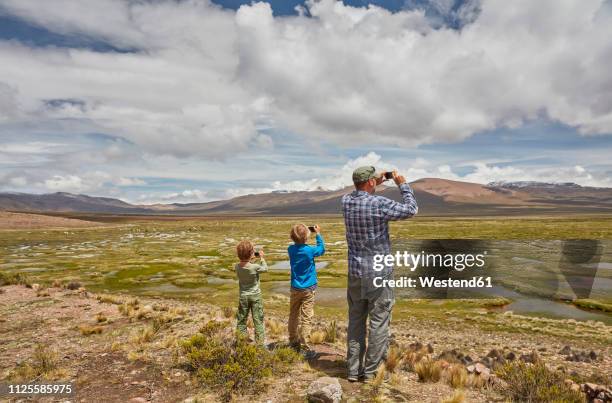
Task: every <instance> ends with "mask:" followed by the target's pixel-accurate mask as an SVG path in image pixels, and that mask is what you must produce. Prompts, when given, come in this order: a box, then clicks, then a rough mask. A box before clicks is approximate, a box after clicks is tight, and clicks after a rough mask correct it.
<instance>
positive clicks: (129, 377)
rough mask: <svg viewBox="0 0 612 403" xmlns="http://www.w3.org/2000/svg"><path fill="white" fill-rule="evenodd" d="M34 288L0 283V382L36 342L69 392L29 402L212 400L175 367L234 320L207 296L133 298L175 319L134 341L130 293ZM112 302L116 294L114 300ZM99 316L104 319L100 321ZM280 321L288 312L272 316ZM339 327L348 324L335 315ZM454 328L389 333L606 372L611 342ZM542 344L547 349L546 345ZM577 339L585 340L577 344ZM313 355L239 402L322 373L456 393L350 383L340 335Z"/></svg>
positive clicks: (438, 347)
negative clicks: (571, 347) (208, 330)
mask: <svg viewBox="0 0 612 403" xmlns="http://www.w3.org/2000/svg"><path fill="white" fill-rule="evenodd" d="M36 288H37V287H36V286H34V287H33V288H27V287H25V286H20V285H12V286H5V287H0V381H2V380H6V379H7V378H8V377H9V376H10V375H11V374H12V373H14V370H15V368H16V367H18V366H19V364H20V363H21V362H27V361H28V360H30V359H31V357H32V354H33V352H34V349H35V348H36V346H37V345H39V344H42V345H45V346H47V347H48V348H49V349H51V350H52V351H54V352H55V353H56V354H57V359H58V370H57V371H56V377H57V378H58V379H63V380H66V381H71V382H74V383H75V385H76V394H75V395H74V396H70V397H67V398H62V399H52V398H41V399H37V400H36V399H34V400H27V401H66V400H69V401H77V402H90V401H104V402H146V401H152V402H181V401H187V402H193V401H196V400H197V401H216V400H218V398H217V396H216V395H215V394H214V393H212V392H211V391H207V390H206V389H204V388H202V387H201V386H199V385H198V384H197V382H196V380H195V379H194V378H193V377H192V376H191V374H189V373H188V372H185V371H184V370H183V369H181V366H180V365H177V357H176V356H175V351H176V349H175V348H173V346H175V345H176V342H177V340H181V339H184V338H187V337H189V336H190V335H193V334H194V333H195V332H196V331H197V329H198V328H199V327H200V326H201V325H202V324H203V323H205V322H206V321H208V320H211V319H217V320H228V319H227V318H228V317H229V318H230V320H231V315H228V314H227V313H224V312H223V310H222V309H221V308H219V307H216V306H214V305H211V304H205V303H197V304H196V303H194V304H192V303H188V302H185V301H179V300H172V299H165V298H164V299H161V298H149V299H147V298H140V299H139V301H138V303H139V304H140V306H141V311H142V312H155V311H156V310H157V309H161V310H163V311H164V312H167V313H168V314H171V315H174V317H173V321H172V325H171V326H169V327H168V328H165V329H163V330H162V331H160V332H159V333H158V334H156V335H155V336H154V337H153V338H152V339H151V340H148V341H147V342H145V343H142V342H138V341H135V335H137V334H138V332H139V331H141V330H142V329H144V328H145V327H146V326H147V325H148V324H149V323H150V318H149V317H147V315H143V317H142V318H139V317H136V316H132V317H128V316H126V315H124V314H122V313H121V312H120V310H119V307H120V306H121V305H119V303H121V302H126V301H130V300H131V297H129V296H112V297H109V299H107V300H105V299H103V300H101V301H100V300H98V298H97V296H96V295H94V294H92V293H90V292H88V291H85V290H84V289H81V290H67V289H64V288H48V289H46V291H47V292H48V295H46V293H42V294H41V293H40V292H38V294H39V295H40V296H37V290H36ZM118 300H119V301H118ZM98 317H104V318H105V319H106V320H105V321H103V323H98V319H97V318H98ZM273 319H274V320H276V321H279V322H280V323H282V324H284V323H285V318H273ZM339 325H340V328H344V326H345V324H344V323H340V324H339ZM82 326H89V327H95V326H100V328H101V333H100V334H92V335H89V336H86V335H83V334H82V331H81V327H82ZM457 328H458V329H459V330H458V331H457V332H455V333H453V332H450V331H449V330H448V329H443V328H441V327H440V325H439V324H435V323H431V324H429V325H427V324H424V323H422V322H418V323H417V322H416V321H411V320H402V321H398V322H397V323H394V325H393V337H394V339H395V340H396V341H398V342H400V343H403V344H406V343H412V342H416V341H419V342H421V343H423V344H428V343H431V345H432V347H433V349H435V353H436V354H437V353H439V352H442V351H444V350H446V349H449V348H459V349H462V350H463V351H465V352H466V353H469V354H471V355H472V356H474V357H478V356H479V355H484V354H486V352H487V351H489V350H490V349H491V348H504V347H506V348H511V349H513V350H515V351H516V352H517V353H523V352H529V351H533V350H536V349H539V350H540V354H541V355H542V357H543V359H545V360H546V362H547V364H549V363H550V365H551V366H557V365H568V366H569V367H570V368H573V369H577V370H580V371H581V372H585V373H588V372H590V371H597V370H603V369H605V368H606V367H607V368H608V369H607V370H608V371H609V370H610V368H611V367H612V366H611V365H610V361H609V359H608V358H607V356H609V353H610V351H609V347H608V348H607V349H606V348H605V347H603V348H602V346H597V347H598V349H597V351H598V353H599V354H600V355H603V356H605V357H606V358H603V359H600V360H599V361H598V362H596V363H567V362H565V361H563V357H562V356H560V355H559V354H557V351H558V349H559V348H561V347H562V346H563V345H564V344H565V343H564V341H563V340H559V339H558V338H552V337H550V336H546V335H534V336H533V337H529V338H525V337H524V336H521V335H520V334H512V333H504V334H503V335H495V336H492V335H490V334H488V333H486V332H483V331H478V330H474V329H470V328H469V327H465V326H457ZM284 339H285V335H284V327H283V328H282V329H281V331H280V332H277V333H276V334H273V333H272V332H268V341H283V340H284ZM544 346H546V347H544ZM578 347H581V348H582V347H585V346H584V345H579V346H578ZM315 350H316V351H317V353H318V356H317V357H316V358H315V359H313V360H311V361H310V362H305V363H301V364H297V365H295V366H294V367H293V368H292V369H291V370H289V371H288V372H287V373H286V374H283V376H280V377H276V378H273V379H269V380H268V381H267V382H268V383H269V386H268V388H267V390H266V391H265V392H264V393H263V394H261V395H258V396H241V397H237V398H236V400H237V401H244V402H247V401H248V402H250V401H261V402H303V401H304V399H305V396H306V390H307V388H308V386H309V385H310V383H311V382H312V381H313V380H315V379H316V378H318V377H320V376H332V377H338V378H339V381H340V383H341V385H342V387H343V391H344V395H343V400H344V401H353V402H361V401H372V400H374V399H378V400H379V401H402V402H440V401H441V399H443V398H446V397H448V396H450V395H452V394H453V389H452V388H451V387H450V386H448V385H446V384H444V383H442V382H438V383H422V382H418V379H417V375H416V374H415V373H414V372H408V371H403V370H400V371H397V372H396V374H394V376H393V378H392V381H391V382H389V383H385V384H383V386H382V387H381V388H379V389H378V390H376V391H375V392H374V391H373V390H372V388H371V386H370V385H367V384H363V383H354V384H353V383H349V382H347V381H346V380H345V360H344V358H345V357H344V354H345V352H344V347H343V341H339V342H337V343H334V344H329V343H327V344H325V343H324V344H318V345H316V346H315ZM465 397H466V401H469V402H487V401H503V399H501V397H500V396H499V395H498V394H496V392H495V391H494V390H492V389H487V388H485V389H467V390H466V396H465Z"/></svg>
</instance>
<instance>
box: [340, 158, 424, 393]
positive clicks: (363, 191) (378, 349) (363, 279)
mask: <svg viewBox="0 0 612 403" xmlns="http://www.w3.org/2000/svg"><path fill="white" fill-rule="evenodd" d="M392 178H393V181H394V182H395V183H396V185H397V186H398V187H399V190H400V192H401V193H402V199H403V202H402V203H398V202H396V201H393V200H391V199H388V198H386V197H383V196H375V195H374V192H375V190H376V186H377V185H380V184H382V183H383V182H384V181H385V175H384V174H381V173H377V172H376V169H375V168H374V167H373V166H364V167H359V168H357V169H356V170H355V171H354V172H353V182H354V184H355V189H356V190H355V191H353V192H352V193H350V194H347V195H344V197H343V198H342V213H343V215H344V224H345V226H346V241H347V244H348V270H349V277H348V287H347V299H348V306H349V325H348V335H347V339H348V341H347V344H348V346H347V367H348V380H349V381H351V382H355V381H357V380H360V379H366V380H367V379H371V378H373V377H374V376H375V375H376V371H377V369H378V366H379V365H380V363H381V362H382V361H383V360H384V359H385V357H386V354H387V348H388V345H389V321H390V316H391V309H392V308H393V304H394V301H395V300H394V297H393V289H392V288H390V287H388V286H384V287H375V286H374V285H373V280H374V278H375V277H382V278H383V279H385V278H390V277H391V276H392V275H393V266H392V265H386V266H383V268H382V269H381V270H374V268H373V259H374V256H375V255H388V254H390V253H391V242H390V240H389V224H388V223H389V221H393V220H403V219H406V218H410V217H412V216H414V215H415V214H416V213H417V211H418V207H417V203H416V200H415V198H414V194H413V193H412V189H411V188H410V185H408V183H406V179H405V178H404V177H403V176H401V175H398V173H397V172H396V171H393V173H392ZM378 284H381V282H379V283H378ZM368 316H369V318H370V323H369V336H368V347H367V350H366V340H365V339H366V324H367V320H368Z"/></svg>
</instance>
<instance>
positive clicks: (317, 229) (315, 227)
mask: <svg viewBox="0 0 612 403" xmlns="http://www.w3.org/2000/svg"><path fill="white" fill-rule="evenodd" d="M314 229H315V232H316V233H317V234H320V233H321V227H319V224H315V225H314Z"/></svg>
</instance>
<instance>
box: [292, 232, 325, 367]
mask: <svg viewBox="0 0 612 403" xmlns="http://www.w3.org/2000/svg"><path fill="white" fill-rule="evenodd" d="M314 230H315V233H316V234H317V235H316V239H317V246H310V245H307V244H306V242H307V241H308V237H309V236H310V230H309V229H308V227H307V226H305V225H304V224H296V225H294V226H293V228H291V239H292V240H293V242H294V244H293V245H290V246H289V248H287V251H288V253H289V262H290V263H291V295H290V298H289V343H290V344H291V345H292V346H293V347H294V348H295V349H297V350H302V351H304V355H305V357H306V358H312V357H314V356H315V353H314V351H312V350H311V349H310V345H309V341H310V330H311V326H312V317H313V315H314V297H315V291H316V289H317V271H316V268H315V261H314V258H315V257H319V256H322V255H323V254H324V253H325V242H324V241H323V237H322V236H321V233H320V232H321V229H320V228H319V226H318V225H315V226H314ZM298 327H299V328H298Z"/></svg>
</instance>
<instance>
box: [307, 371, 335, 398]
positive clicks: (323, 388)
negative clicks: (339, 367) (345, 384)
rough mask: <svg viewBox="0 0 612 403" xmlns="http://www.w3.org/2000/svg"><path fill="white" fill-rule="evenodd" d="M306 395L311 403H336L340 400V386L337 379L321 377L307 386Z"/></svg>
mask: <svg viewBox="0 0 612 403" xmlns="http://www.w3.org/2000/svg"><path fill="white" fill-rule="evenodd" d="M306 395H307V397H308V402H311V403H338V402H340V400H342V386H341V385H340V382H338V378H332V377H330V376H322V377H320V378H318V379H316V380H315V381H314V382H312V383H311V384H310V385H309V386H308V390H307V391H306Z"/></svg>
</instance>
